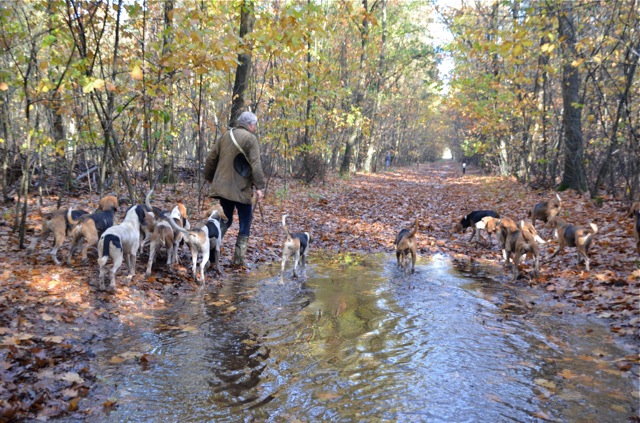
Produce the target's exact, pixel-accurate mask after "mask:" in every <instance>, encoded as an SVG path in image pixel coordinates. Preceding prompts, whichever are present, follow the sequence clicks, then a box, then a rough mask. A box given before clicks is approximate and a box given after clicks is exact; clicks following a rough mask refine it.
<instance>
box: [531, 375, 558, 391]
mask: <svg viewBox="0 0 640 423" xmlns="http://www.w3.org/2000/svg"><path fill="white" fill-rule="evenodd" d="M533 382H534V383H535V384H536V385H540V386H544V387H545V388H547V389H556V384H555V383H554V382H552V381H550V380H547V379H542V378H537V379H534V381H533Z"/></svg>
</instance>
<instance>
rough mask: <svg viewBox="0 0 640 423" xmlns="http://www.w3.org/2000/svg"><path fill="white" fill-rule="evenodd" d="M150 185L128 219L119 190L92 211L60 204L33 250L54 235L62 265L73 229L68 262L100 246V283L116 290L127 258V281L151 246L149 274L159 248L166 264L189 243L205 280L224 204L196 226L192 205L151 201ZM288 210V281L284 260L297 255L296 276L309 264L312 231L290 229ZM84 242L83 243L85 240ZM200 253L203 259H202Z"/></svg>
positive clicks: (195, 268)
mask: <svg viewBox="0 0 640 423" xmlns="http://www.w3.org/2000/svg"><path fill="white" fill-rule="evenodd" d="M152 195H153V190H151V191H150V192H149V193H148V194H147V196H146V198H145V204H138V205H134V206H131V207H129V208H128V209H127V210H126V213H125V216H124V219H123V220H122V222H120V223H119V224H117V223H116V219H115V213H116V211H117V210H118V206H119V202H118V199H117V198H116V197H115V196H112V195H109V196H106V197H104V198H102V199H100V201H99V203H98V208H97V209H96V210H95V211H94V212H93V213H89V212H87V211H84V210H74V209H73V208H72V207H71V208H68V209H60V210H56V211H55V212H52V213H49V214H47V215H45V216H44V219H43V222H42V228H41V230H40V232H39V233H38V234H37V235H36V236H34V237H33V238H32V240H31V244H30V245H29V246H28V247H27V252H28V253H29V254H30V253H32V252H33V251H34V249H35V248H36V246H37V245H38V243H39V242H40V241H43V240H44V239H46V238H48V237H49V235H52V236H53V248H52V250H51V252H50V255H51V258H52V259H53V261H54V262H55V263H56V264H57V265H60V264H61V262H60V260H59V259H58V250H59V249H60V247H61V246H62V244H63V243H64V240H65V238H66V237H67V236H69V235H71V246H70V248H69V254H68V256H67V264H71V262H72V258H73V256H74V255H75V254H77V252H78V251H79V250H80V248H81V247H82V262H83V263H86V262H87V260H88V258H87V252H88V250H89V249H90V248H91V247H94V246H97V250H98V265H99V269H100V270H99V276H98V287H99V289H100V290H103V291H104V290H107V289H108V290H110V291H115V287H116V279H115V276H116V273H117V272H118V269H119V268H120V267H121V266H122V263H123V262H125V263H126V265H127V271H128V273H127V281H128V282H130V281H131V279H132V278H133V277H134V276H135V266H136V260H137V257H138V255H140V254H141V253H142V252H143V251H144V249H145V247H146V246H147V245H148V246H149V259H148V262H147V269H146V272H145V276H150V275H151V273H152V268H153V264H154V262H155V259H156V256H157V255H158V252H159V251H161V250H162V249H164V250H165V251H166V255H167V266H169V267H171V266H173V265H174V264H176V263H178V250H179V248H180V246H181V245H187V246H188V249H189V251H190V253H191V259H192V260H191V264H192V266H191V270H192V274H193V278H194V279H195V280H196V281H197V280H200V281H202V282H204V280H205V276H204V272H205V269H206V268H207V267H208V266H209V265H210V264H211V263H213V265H214V267H215V269H216V270H217V272H218V273H219V274H222V269H221V268H220V246H221V241H222V237H221V234H222V231H221V227H220V225H221V224H222V223H223V221H228V218H227V216H225V214H224V211H223V210H222V207H221V206H220V205H218V204H216V205H214V206H213V207H211V209H210V210H209V211H208V214H209V217H208V218H207V220H206V221H205V222H203V223H201V224H200V225H197V226H196V227H194V228H192V227H191V224H190V223H189V217H188V215H187V208H186V207H185V205H184V204H183V203H181V202H178V203H177V204H176V205H175V207H173V209H172V210H171V211H168V210H162V209H161V208H159V207H156V206H153V205H151V201H150V199H151V196H152ZM286 218H287V215H286V214H285V215H283V216H282V226H283V229H284V233H285V235H286V239H285V241H284V244H283V247H282V273H281V278H280V282H281V283H282V282H283V278H284V271H285V265H286V263H287V261H288V260H290V259H293V262H294V264H293V277H294V278H297V277H298V267H299V265H301V266H302V267H304V266H306V259H307V255H308V253H309V244H310V243H311V241H312V236H311V234H310V233H309V232H290V231H289V228H288V227H287V224H286ZM83 244H84V245H83ZM199 258H200V260H198V259H199ZM109 259H111V261H112V265H111V269H110V271H109V272H108V273H109V284H108V285H106V278H107V264H108V262H109Z"/></svg>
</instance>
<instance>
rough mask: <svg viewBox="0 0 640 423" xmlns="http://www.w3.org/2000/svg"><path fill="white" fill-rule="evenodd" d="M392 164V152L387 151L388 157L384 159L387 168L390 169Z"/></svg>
mask: <svg viewBox="0 0 640 423" xmlns="http://www.w3.org/2000/svg"><path fill="white" fill-rule="evenodd" d="M389 166H391V152H390V151H387V157H386V158H385V159H384V167H385V169H389Z"/></svg>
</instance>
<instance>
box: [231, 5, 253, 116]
mask: <svg viewBox="0 0 640 423" xmlns="http://www.w3.org/2000/svg"><path fill="white" fill-rule="evenodd" d="M254 21H255V15H254V4H253V0H243V2H242V6H241V11H240V34H239V35H240V38H242V39H244V37H245V36H246V35H247V34H249V33H251V32H252V31H253V24H254ZM250 76H251V48H250V46H249V45H246V46H245V47H244V49H243V51H242V52H241V53H239V54H238V67H237V68H236V79H235V82H234V84H233V96H232V100H231V116H230V117H229V126H231V127H233V126H235V125H236V122H237V120H238V117H240V114H241V113H242V112H243V111H244V110H243V109H244V107H245V102H244V92H245V90H246V88H247V84H248V83H249V77H250Z"/></svg>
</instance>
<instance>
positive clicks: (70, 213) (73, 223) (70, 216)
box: [67, 207, 80, 226]
mask: <svg viewBox="0 0 640 423" xmlns="http://www.w3.org/2000/svg"><path fill="white" fill-rule="evenodd" d="M67 222H69V223H70V224H71V226H76V225H77V224H78V223H80V219H79V218H78V220H75V219H74V218H73V207H69V210H67Z"/></svg>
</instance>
